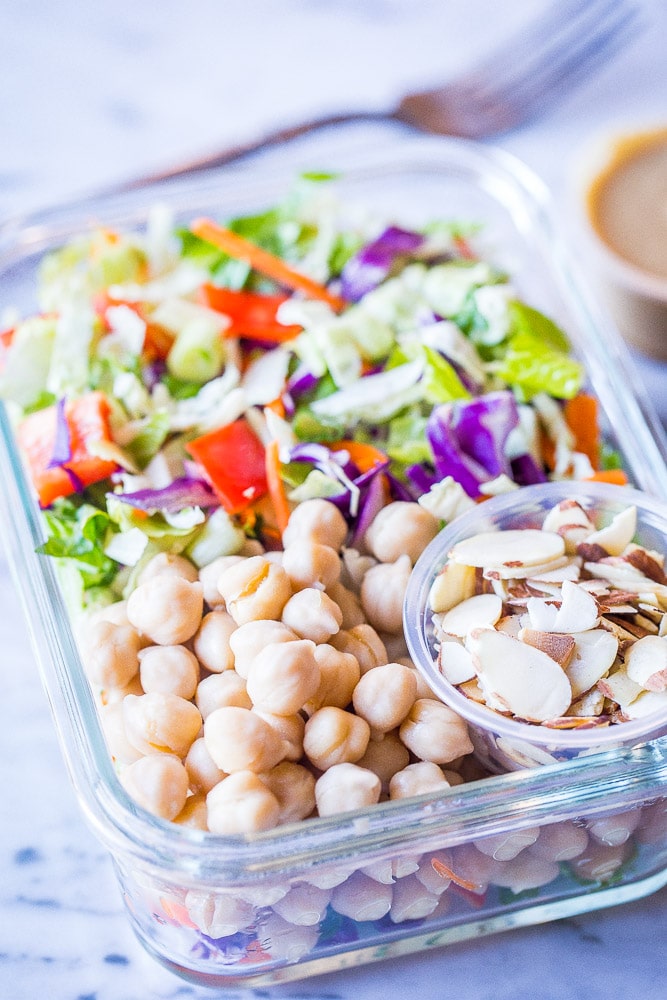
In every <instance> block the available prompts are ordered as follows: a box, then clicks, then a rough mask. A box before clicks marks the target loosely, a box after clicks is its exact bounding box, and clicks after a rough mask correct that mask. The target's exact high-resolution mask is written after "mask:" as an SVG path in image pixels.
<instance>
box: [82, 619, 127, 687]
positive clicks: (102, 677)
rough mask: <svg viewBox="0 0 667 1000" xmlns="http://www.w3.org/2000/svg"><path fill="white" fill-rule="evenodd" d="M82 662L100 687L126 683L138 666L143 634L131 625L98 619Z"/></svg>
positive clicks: (87, 639) (92, 628)
mask: <svg viewBox="0 0 667 1000" xmlns="http://www.w3.org/2000/svg"><path fill="white" fill-rule="evenodd" d="M87 631H88V634H87V636H86V646H87V648H86V649H85V650H84V653H83V662H84V666H85V668H86V673H87V674H88V677H89V678H90V680H91V681H92V682H93V683H94V684H97V685H99V686H100V687H101V688H115V687H125V685H126V684H129V683H130V681H131V680H132V678H133V677H134V676H135V674H136V673H137V671H138V670H139V650H140V649H141V638H140V636H139V634H138V632H137V630H136V629H135V628H133V626H132V625H114V624H113V622H110V621H98V622H96V623H95V624H94V625H92V626H91V627H90V628H89V629H88V630H87Z"/></svg>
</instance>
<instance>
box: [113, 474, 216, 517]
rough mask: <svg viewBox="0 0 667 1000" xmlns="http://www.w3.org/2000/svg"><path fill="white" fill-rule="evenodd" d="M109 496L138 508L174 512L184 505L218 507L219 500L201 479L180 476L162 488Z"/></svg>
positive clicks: (181, 508)
mask: <svg viewBox="0 0 667 1000" xmlns="http://www.w3.org/2000/svg"><path fill="white" fill-rule="evenodd" d="M111 496H113V497H115V499H116V500H121V501H122V502H123V503H128V504H130V505H131V506H132V507H136V508H138V510H145V511H148V512H150V511H156V510H160V511H164V512H166V513H167V514H176V513H178V511H180V510H183V509H184V508H185V507H219V506H220V501H219V500H218V498H217V496H216V495H215V493H214V492H213V490H212V489H211V487H210V486H209V485H208V483H206V482H204V480H203V479H191V478H190V477H189V476H182V477H181V478H180V479H174V481H173V482H172V483H170V484H169V485H168V486H164V487H163V488H162V489H158V490H153V489H145V490H136V492H134V493H112V494H111Z"/></svg>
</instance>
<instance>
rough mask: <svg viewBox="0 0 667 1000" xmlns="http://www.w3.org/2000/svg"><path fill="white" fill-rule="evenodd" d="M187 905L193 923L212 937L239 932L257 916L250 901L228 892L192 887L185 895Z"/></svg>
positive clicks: (226, 935)
mask: <svg viewBox="0 0 667 1000" xmlns="http://www.w3.org/2000/svg"><path fill="white" fill-rule="evenodd" d="M185 907H186V909H187V911H188V916H189V917H190V920H192V922H193V924H195V925H196V926H197V927H198V928H199V929H200V930H201V931H203V932H204V934H207V935H208V936H209V937H212V938H221V937H228V936H229V935H231V934H238V932H239V931H242V930H243V929H244V928H246V927H249V926H250V925H251V924H252V922H253V920H254V918H255V910H254V907H253V906H251V905H250V903H247V902H246V901H245V900H243V899H239V897H238V895H236V894H234V895H232V894H231V893H226V892H225V893H222V892H215V893H213V892H202V891H200V890H198V889H190V890H189V892H188V893H186V896H185Z"/></svg>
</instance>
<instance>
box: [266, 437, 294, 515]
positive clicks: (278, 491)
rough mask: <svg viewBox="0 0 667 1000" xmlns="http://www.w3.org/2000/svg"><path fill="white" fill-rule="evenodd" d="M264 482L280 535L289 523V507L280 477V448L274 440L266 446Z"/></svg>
mask: <svg viewBox="0 0 667 1000" xmlns="http://www.w3.org/2000/svg"><path fill="white" fill-rule="evenodd" d="M266 482H267V485H268V487H269V496H270V497H271V503H272V504H273V509H274V511H275V515H276V524H277V525H278V529H279V531H280V534H281V535H282V533H283V532H284V530H285V528H286V527H287V522H288V521H289V516H290V507H289V502H288V500H287V497H286V496H285V488H284V486H283V481H282V478H281V476H280V447H279V445H278V442H277V441H276V440H275V439H274V440H273V441H269V443H268V444H267V446H266Z"/></svg>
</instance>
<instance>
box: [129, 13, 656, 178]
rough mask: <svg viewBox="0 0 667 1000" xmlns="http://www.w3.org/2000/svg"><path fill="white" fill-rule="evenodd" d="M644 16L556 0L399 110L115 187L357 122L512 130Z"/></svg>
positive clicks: (346, 118) (480, 133)
mask: <svg viewBox="0 0 667 1000" xmlns="http://www.w3.org/2000/svg"><path fill="white" fill-rule="evenodd" d="M637 14H638V11H637V8H636V6H634V4H632V3H630V2H628V0H555V3H552V4H551V5H550V6H549V7H548V8H547V10H546V11H545V12H544V13H542V14H541V16H539V17H537V18H536V19H535V20H534V21H532V22H531V23H530V24H529V25H528V26H527V27H526V28H524V29H523V30H522V31H521V32H520V33H519V34H518V35H516V36H514V37H513V38H511V39H510V40H509V41H508V42H506V43H505V44H504V45H502V46H501V47H499V48H498V49H496V51H495V52H494V53H493V54H492V55H491V56H490V57H488V58H487V59H486V60H485V61H483V62H482V63H480V64H479V65H478V66H476V67H475V68H474V69H473V70H472V71H470V72H468V73H466V74H464V75H463V76H460V77H458V78H456V79H453V80H451V81H449V82H447V83H445V84H444V85H443V86H441V87H436V88H435V89H433V90H424V91H420V92H418V93H413V94H407V95H406V96H405V97H403V98H402V100H401V101H400V102H399V103H398V105H397V106H396V107H395V108H394V109H393V110H388V111H387V110H385V111H351V112H347V113H342V114H335V115H329V116H326V117H323V118H317V119H314V120H311V121H306V122H302V123H300V124H298V125H293V126H290V127H287V128H285V129H280V130H278V131H276V132H270V133H268V134H266V135H263V136H261V137H260V138H258V139H255V140H252V141H250V142H247V143H243V144H240V145H234V146H229V147H227V148H226V149H222V150H219V151H217V152H213V153H211V154H210V155H207V156H204V157H203V158H201V159H195V160H191V161H189V162H186V163H182V164H180V165H176V166H173V167H170V168H168V169H166V170H165V171H161V172H159V173H157V174H152V175H150V176H147V177H141V178H136V179H134V180H132V181H129V182H126V183H124V184H122V185H121V186H120V188H116V189H115V190H128V189H132V188H135V187H139V186H141V185H143V184H145V183H147V182H151V181H160V180H169V179H171V178H176V177H180V176H182V175H184V174H191V173H196V172H198V171H202V170H208V169H210V168H214V167H219V166H223V165H224V164H227V163H231V162H233V161H235V160H239V159H241V158H242V157H245V156H249V155H250V154H252V153H258V152H261V151H262V150H265V149H268V148H270V147H272V146H276V145H280V144H282V143H285V142H288V141H289V140H292V139H296V138H298V137H300V136H304V135H306V134H308V133H310V132H314V131H317V130H319V129H324V128H328V127H331V126H335V125H341V124H346V123H351V122H372V121H396V122H402V123H403V124H406V125H409V126H412V127H413V128H415V129H417V130H419V131H421V132H429V133H435V134H439V135H449V136H462V137H466V138H472V139H482V138H487V137H490V136H494V135H498V134H500V133H503V132H508V131H510V130H512V129H515V128H518V127H519V126H521V125H523V124H525V123H526V122H528V121H530V120H531V119H533V118H536V117H538V116H539V115H541V114H542V113H543V112H545V111H546V110H547V109H548V108H549V107H550V106H551V105H552V104H554V103H556V101H558V100H559V99H560V98H562V97H563V96H564V95H565V93H566V92H567V91H569V90H572V89H574V88H575V86H577V85H578V84H580V83H581V82H582V81H583V80H585V79H586V78H587V77H589V76H590V75H591V74H592V73H593V72H594V71H595V70H596V69H597V68H598V67H600V66H601V65H602V64H603V63H605V62H607V61H608V60H609V59H611V57H612V56H614V55H615V54H616V53H617V52H618V51H619V50H620V49H621V48H622V47H623V46H624V45H625V44H627V42H628V41H629V39H630V38H631V37H632V36H633V35H634V34H636V31H637V28H638V17H637Z"/></svg>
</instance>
